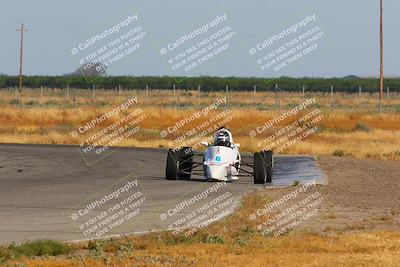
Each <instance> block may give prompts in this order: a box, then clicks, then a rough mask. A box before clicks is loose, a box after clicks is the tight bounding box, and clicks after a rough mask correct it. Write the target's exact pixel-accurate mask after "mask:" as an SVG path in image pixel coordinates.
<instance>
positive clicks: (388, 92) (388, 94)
mask: <svg viewBox="0 0 400 267" xmlns="http://www.w3.org/2000/svg"><path fill="white" fill-rule="evenodd" d="M386 94H387V99H389V98H390V88H389V86H388V87H386Z"/></svg>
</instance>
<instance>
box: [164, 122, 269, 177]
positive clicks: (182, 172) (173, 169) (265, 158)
mask: <svg viewBox="0 0 400 267" xmlns="http://www.w3.org/2000/svg"><path fill="white" fill-rule="evenodd" d="M202 144H203V145H204V146H205V147H206V150H205V152H204V153H198V152H194V151H193V150H192V149H191V148H190V147H183V148H180V149H169V150H168V155H167V166H166V173H165V178H166V179H167V180H177V179H190V177H191V174H192V173H197V174H200V175H202V176H203V178H204V180H220V181H235V180H238V179H239V177H240V176H253V178H254V183H255V184H264V183H270V182H271V181H272V172H273V167H274V159H273V153H272V151H260V152H257V153H254V155H253V162H251V163H245V162H243V161H242V158H241V156H240V153H239V147H240V145H239V144H235V143H234V142H233V138H232V133H231V132H230V131H229V130H228V129H227V128H226V127H221V128H220V129H218V131H217V132H216V133H215V135H214V142H213V143H212V144H209V143H207V142H202ZM197 156H202V161H201V162H196V161H195V159H196V157H197ZM200 166H202V169H203V170H201V169H200V170H199V169H196V168H197V167H200ZM243 167H247V168H243ZM249 168H250V170H249ZM239 172H240V173H239Z"/></svg>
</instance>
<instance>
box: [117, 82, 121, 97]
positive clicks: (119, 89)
mask: <svg viewBox="0 0 400 267" xmlns="http://www.w3.org/2000/svg"><path fill="white" fill-rule="evenodd" d="M118 96H121V85H118Z"/></svg>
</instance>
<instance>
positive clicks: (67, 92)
mask: <svg viewBox="0 0 400 267" xmlns="http://www.w3.org/2000/svg"><path fill="white" fill-rule="evenodd" d="M67 100H69V84H68V85H67Z"/></svg>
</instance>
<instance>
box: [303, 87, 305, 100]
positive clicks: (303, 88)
mask: <svg viewBox="0 0 400 267" xmlns="http://www.w3.org/2000/svg"><path fill="white" fill-rule="evenodd" d="M304 97H305V86H304V85H303V100H304Z"/></svg>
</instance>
